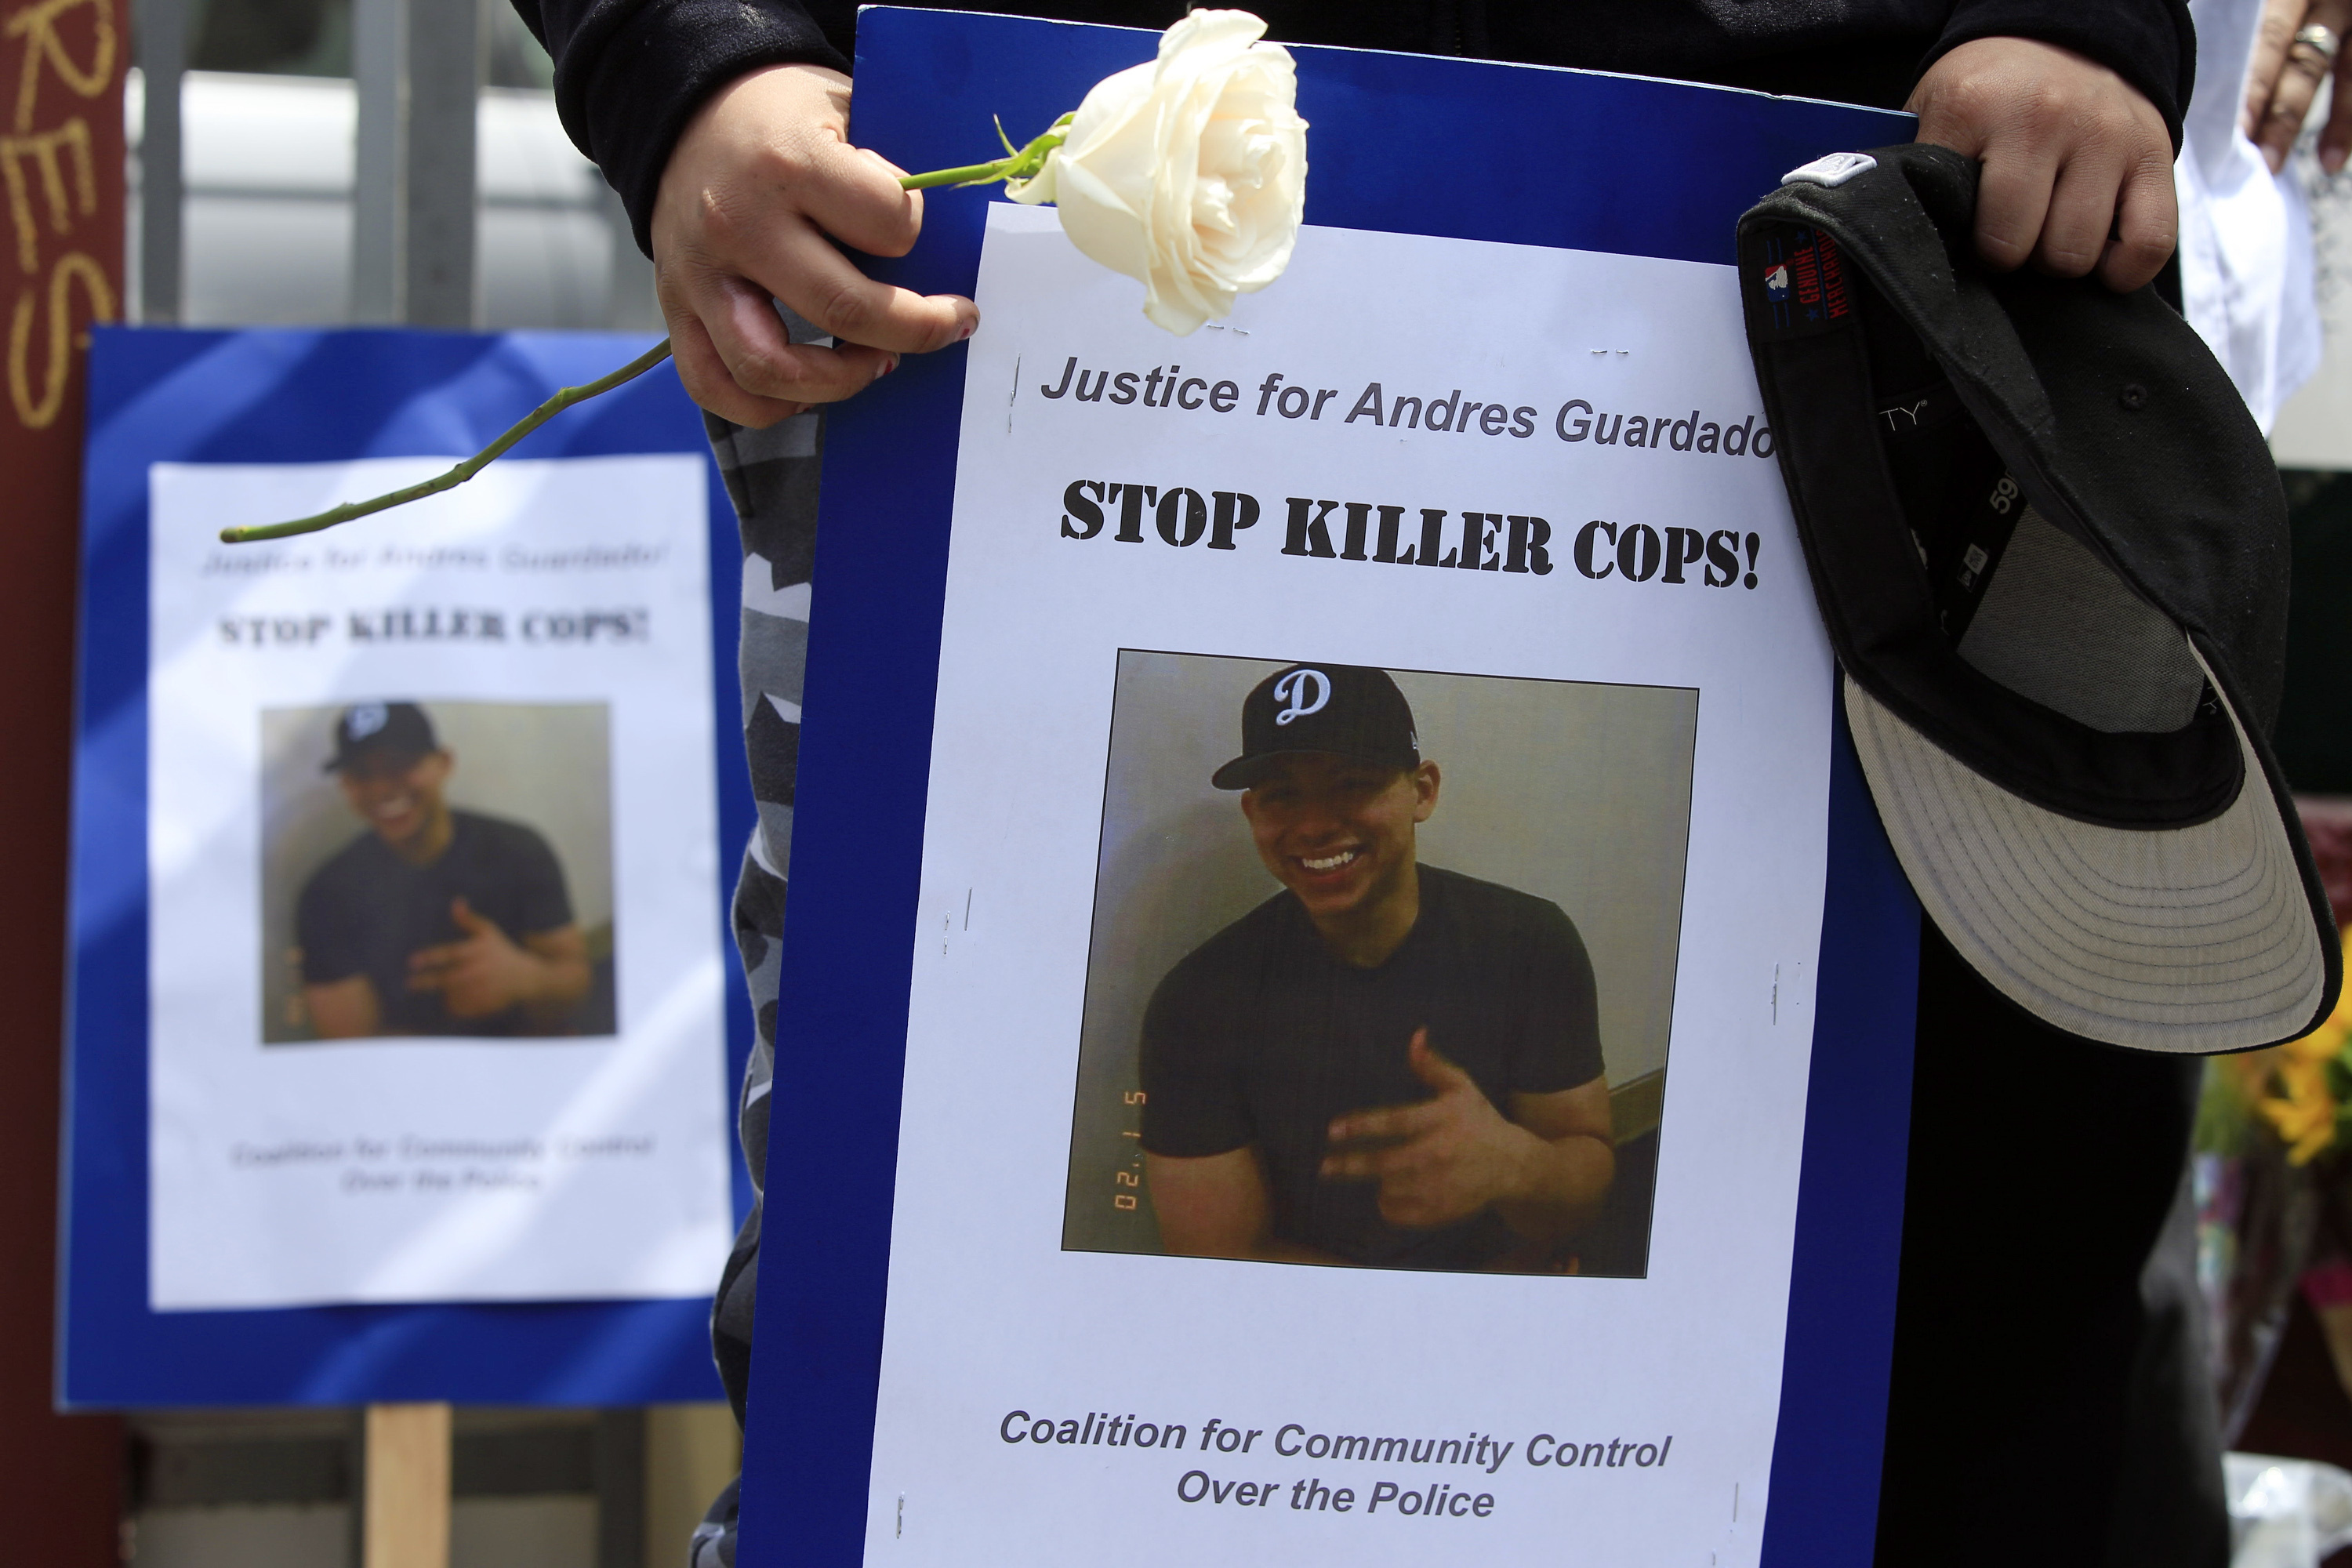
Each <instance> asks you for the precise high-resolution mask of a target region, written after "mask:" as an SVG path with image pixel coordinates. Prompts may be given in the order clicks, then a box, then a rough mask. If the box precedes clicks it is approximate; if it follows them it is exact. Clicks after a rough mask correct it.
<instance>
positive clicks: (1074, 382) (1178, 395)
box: [1015, 354, 1772, 458]
mask: <svg viewBox="0 0 2352 1568" xmlns="http://www.w3.org/2000/svg"><path fill="white" fill-rule="evenodd" d="M1183 370H1184V367H1183V366H1182V365H1181V364H1172V365H1170V366H1168V367H1167V368H1166V369H1165V370H1162V369H1161V368H1160V366H1158V365H1153V366H1152V367H1151V369H1150V371H1148V372H1145V371H1132V370H1128V371H1109V370H1088V369H1087V368H1086V367H1084V366H1082V365H1080V364H1079V363H1078V357H1077V355H1076V354H1072V355H1071V356H1070V357H1069V359H1068V360H1067V361H1066V362H1065V363H1064V364H1063V366H1062V372H1061V375H1060V377H1059V378H1058V379H1057V380H1055V381H1052V382H1040V383H1038V384H1037V391H1038V393H1039V395H1042V396H1044V397H1046V398H1048V399H1054V400H1060V399H1065V398H1066V399H1067V400H1069V402H1070V403H1071V404H1072V405H1076V404H1080V403H1112V404H1118V405H1130V404H1132V405H1139V406H1141V407H1144V408H1176V409H1181V410H1184V411H1186V412H1190V413H1205V414H1234V413H1240V414H1241V415H1243V416H1244V417H1255V418H1259V419H1266V418H1277V417H1278V418H1282V419H1299V420H1305V421H1307V422H1308V423H1310V424H1313V423H1322V422H1324V416H1325V414H1326V412H1327V411H1328V414H1329V415H1330V419H1329V421H1328V422H1329V423H1331V424H1334V425H1341V426H1357V427H1358V428H1360V429H1372V430H1433V431H1439V432H1450V433H1452V434H1454V435H1457V436H1458V435H1467V434H1472V433H1475V434H1477V435H1480V436H1508V437H1515V438H1516V439H1518V440H1521V441H1525V440H1528V439H1530V438H1532V437H1534V435H1535V433H1536V427H1537V426H1538V423H1549V425H1550V426H1551V433H1552V434H1553V435H1555V436H1557V437H1559V438H1560V439H1561V440H1563V441H1566V442H1568V443H1570V445H1576V444H1579V443H1582V442H1588V441H1589V442H1591V444H1592V445H1593V446H1594V447H1630V448H1635V449H1643V448H1646V449H1649V450H1653V451H1654V450H1657V449H1659V448H1661V447H1663V448H1664V449H1666V450H1668V451H1672V452H1688V453H1691V454H1692V455H1694V456H1721V457H1727V458H1743V457H1752V458H1769V457H1770V456H1771V455H1772V431H1771V429H1770V427H1769V426H1759V425H1758V424H1757V422H1756V421H1757V416H1755V415H1754V414H1749V415H1748V416H1745V417H1743V418H1742V419H1741V420H1740V421H1739V423H1738V424H1737V425H1735V424H1733V423H1732V422H1731V419H1730V417H1729V416H1708V415H1706V414H1705V413H1703V412H1701V411H1700V410H1698V409H1696V408H1694V409H1691V410H1690V411H1689V413H1688V415H1687V416H1685V414H1684V411H1683V410H1681V409H1679V408H1673V409H1667V410H1665V411H1664V412H1663V413H1661V412H1656V411H1654V410H1652V409H1648V408H1643V409H1640V410H1626V409H1618V410H1614V411H1610V410H1602V409H1596V408H1595V407H1594V406H1593V405H1591V403H1589V402H1587V401H1586V400H1585V399H1583V398H1581V397H1571V398H1569V399H1568V400H1567V401H1566V402H1564V403H1562V404H1560V405H1559V407H1557V408H1555V409H1551V410H1550V411H1549V419H1548V420H1547V418H1546V410H1545V409H1542V408H1538V407H1537V406H1536V405H1533V404H1517V405H1514V404H1511V403H1508V402H1503V403H1495V402H1489V401H1486V399H1485V398H1484V397H1472V396H1466V395H1465V394H1464V392H1463V390H1462V389H1461V388H1460V387H1458V386H1457V387H1454V388H1453V389H1451V390H1450V391H1448V392H1447V393H1446V394H1445V395H1444V396H1442V397H1440V396H1435V395H1432V396H1428V397H1414V396H1410V395H1404V394H1391V393H1390V392H1389V390H1388V389H1387V388H1386V387H1385V386H1383V385H1382V384H1381V383H1379V382H1377V381H1371V382H1366V383H1365V384H1364V385H1363V388H1362V389H1361V390H1360V391H1359V392H1357V393H1356V394H1355V395H1354V396H1353V398H1352V400H1349V402H1348V404H1347V409H1348V411H1347V413H1345V414H1344V415H1343V414H1341V413H1340V412H1339V407H1338V404H1339V401H1340V400H1341V399H1343V398H1345V397H1347V395H1346V394H1345V393H1344V392H1343V391H1342V390H1341V389H1340V388H1339V387H1336V386H1302V385H1297V384H1287V385H1286V384H1285V377H1284V375H1283V373H1282V372H1280V371H1278V370H1277V371H1274V372H1272V373H1271V374H1268V375H1267V376H1266V378H1265V380H1264V381H1262V382H1260V383H1258V385H1257V394H1256V396H1255V398H1254V399H1253V398H1250V397H1248V396H1246V395H1244V393H1243V391H1242V388H1241V384H1240V383H1238V382H1232V381H1217V382H1212V381H1210V380H1208V379H1207V378H1205V377H1203V376H1197V375H1194V376H1187V375H1185V374H1183ZM1015 374H1018V369H1017V367H1016V370H1015ZM1015 395H1016V396H1017V395H1018V391H1017V389H1016V392H1015ZM1487 396H1491V394H1488V395H1487ZM1253 405H1254V406H1253Z"/></svg>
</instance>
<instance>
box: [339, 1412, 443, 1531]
mask: <svg viewBox="0 0 2352 1568" xmlns="http://www.w3.org/2000/svg"><path fill="white" fill-rule="evenodd" d="M449 1430H450V1411H449V1406H447V1405H369V1406H368V1407H367V1437H366V1461H365V1463H366V1471H367V1473H366V1476H365V1478H364V1479H363V1481H362V1487H361V1505H360V1506H361V1510H362V1512H361V1536H360V1541H361V1546H360V1568H449Z"/></svg>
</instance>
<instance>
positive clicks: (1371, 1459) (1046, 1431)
mask: <svg viewBox="0 0 2352 1568" xmlns="http://www.w3.org/2000/svg"><path fill="white" fill-rule="evenodd" d="M996 1435H997V1436H998V1437H999V1438H1001V1439H1002V1440H1003V1441H1004V1442H1006V1443H1008V1444H1012V1445H1014V1446H1017V1447H1027V1448H1030V1449H1032V1450H1033V1451H1045V1452H1051V1451H1052V1450H1054V1449H1055V1448H1063V1447H1110V1448H1129V1449H1154V1450H1158V1451H1160V1452H1162V1453H1166V1452H1170V1451H1175V1452H1181V1453H1188V1454H1191V1453H1197V1454H1202V1455H1206V1456H1208V1457H1207V1458H1205V1459H1203V1460H1202V1465H1201V1467H1197V1468H1192V1469H1188V1470H1186V1471H1184V1472H1183V1473H1182V1474H1181V1475H1180V1476H1179V1477H1177V1478H1176V1496H1177V1498H1178V1500H1180V1501H1183V1502H1188V1503H1206V1504H1208V1505H1210V1506H1212V1507H1227V1508H1259V1509H1263V1508H1272V1507H1273V1506H1274V1505H1275V1503H1276V1500H1279V1499H1282V1498H1284V1497H1285V1495H1286V1494H1287V1500H1288V1506H1289V1507H1290V1509H1291V1510H1294V1511H1296V1512H1300V1513H1355V1512H1357V1511H1358V1510H1361V1511H1362V1513H1363V1514H1364V1515H1365V1516H1367V1517H1375V1516H1378V1515H1380V1514H1381V1511H1382V1510H1387V1512H1388V1514H1389V1515H1390V1516H1391V1517H1392V1518H1406V1519H1411V1518H1414V1517H1423V1518H1432V1519H1486V1518H1488V1517H1489V1516H1491V1515H1492V1514H1493V1513H1494V1511H1495V1509H1496V1499H1495V1494H1494V1493H1493V1492H1490V1491H1483V1490H1480V1489H1479V1482H1480V1481H1481V1480H1483V1479H1485V1478H1486V1477H1488V1476H1492V1475H1494V1474H1496V1472H1497V1471H1499V1470H1501V1469H1502V1468H1503V1467H1504V1466H1505V1465H1506V1464H1508V1463H1509V1462H1510V1461H1511V1459H1512V1457H1513V1456H1514V1454H1516V1455H1517V1458H1518V1460H1519V1462H1520V1463H1521V1464H1523V1465H1526V1466H1528V1467H1530V1468H1535V1469H1538V1470H1570V1469H1573V1470H1651V1469H1661V1468H1664V1466H1665V1463H1666V1459H1667V1456H1668V1455H1669V1454H1670V1453H1671V1452H1672V1451H1673V1448H1674V1446H1675V1439H1674V1436H1673V1434H1671V1433H1669V1434H1667V1435H1666V1436H1664V1437H1662V1438H1659V1439H1657V1440H1655V1441H1641V1440H1637V1439H1629V1438H1625V1437H1610V1438H1608V1439H1606V1440H1605V1441H1593V1442H1580V1441H1578V1440H1577V1439H1576V1438H1574V1437H1560V1436H1554V1435H1553V1434H1552V1433H1549V1432H1538V1433H1536V1434H1535V1435H1534V1436H1530V1437H1528V1439H1527V1440H1526V1441H1525V1442H1524V1443H1522V1442H1520V1441H1519V1440H1518V1439H1517V1438H1503V1437H1498V1436H1496V1435H1495V1434H1493V1433H1491V1432H1469V1433H1465V1434H1464V1435H1463V1436H1459V1437H1381V1436H1368V1435H1357V1434H1347V1433H1332V1432H1313V1431H1309V1430H1308V1429H1307V1427H1306V1426H1302V1425H1300V1424H1299V1423H1297V1422H1296V1421H1293V1422H1288V1423H1286V1424H1285V1425H1283V1426H1277V1427H1276V1428H1275V1429H1274V1436H1273V1437H1272V1438H1271V1439H1270V1440H1267V1442H1266V1447H1265V1448H1260V1447H1258V1446H1257V1445H1258V1443H1259V1441H1260V1440H1261V1439H1265V1437H1266V1433H1265V1428H1263V1427H1258V1426H1250V1427H1242V1426H1227V1425H1225V1423H1224V1422H1223V1419H1221V1418H1219V1417H1216V1416H1212V1417H1210V1419H1209V1420H1208V1421H1206V1422H1204V1423H1203V1424H1202V1426H1201V1428H1200V1432H1199V1436H1198V1440H1197V1441H1195V1440H1193V1434H1192V1428H1191V1427H1190V1426H1188V1425H1187V1424H1185V1423H1182V1422H1154V1421H1138V1420H1137V1419H1136V1418H1135V1417H1134V1416H1133V1415H1111V1414H1109V1413H1108V1412H1105V1411H1088V1412H1087V1414H1086V1415H1083V1416H1062V1417H1059V1418H1056V1417H1055V1416H1052V1415H1032V1414H1030V1413H1029V1412H1028V1411H1026V1410H1013V1411H1008V1412H1006V1414H1005V1416H1004V1419H1003V1421H1001V1422H999V1423H998V1424H997V1427H996ZM1282 1459H1305V1460H1313V1461H1317V1462H1318V1468H1320V1467H1321V1465H1322V1464H1326V1463H1328V1465H1330V1467H1331V1472H1330V1474H1329V1476H1328V1479H1327V1478H1326V1477H1325V1476H1323V1475H1307V1476H1300V1475H1297V1468H1299V1467H1297V1466H1295V1465H1292V1466H1284V1465H1278V1464H1277V1462H1276V1461H1278V1460H1282ZM1353 1464H1367V1465H1383V1466H1387V1467H1390V1471H1389V1473H1388V1474H1385V1475H1373V1476H1366V1475H1364V1474H1362V1473H1361V1472H1360V1471H1353V1470H1348V1469H1342V1468H1339V1467H1340V1466H1342V1465H1353ZM1210 1467H1213V1468H1210ZM1282 1470H1288V1471H1290V1472H1291V1473H1290V1474H1281V1473H1279V1472H1280V1471H1282Z"/></svg>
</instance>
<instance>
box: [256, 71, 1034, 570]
mask: <svg viewBox="0 0 2352 1568" xmlns="http://www.w3.org/2000/svg"><path fill="white" fill-rule="evenodd" d="M1069 119H1070V117H1069V116H1068V115H1066V114H1065V115H1064V116H1062V118H1061V119H1059V120H1057V121H1054V124H1053V126H1052V127H1051V128H1049V129H1048V130H1047V131H1046V132H1045V134H1044V135H1042V136H1040V137H1038V138H1037V139H1036V140H1035V141H1034V142H1030V143H1029V145H1027V146H1026V147H1024V148H1022V149H1021V150H1020V151H1019V152H1018V153H1013V155H1012V156H1011V157H1009V158H999V159H997V160H996V161H995V162H994V163H968V164H966V165H965V166H964V167H962V168H961V169H934V170H932V171H931V172H930V173H929V174H904V175H901V176H900V177H899V180H898V188H899V189H901V190H907V191H921V190H929V188H930V187H932V186H934V185H979V184H992V183H993V182H995V181H998V180H1002V179H1003V178H1005V177H1006V176H1007V175H1015V174H1022V173H1025V172H1026V171H1025V170H1024V168H1023V167H1022V165H1023V164H1024V163H1029V162H1032V161H1034V163H1033V166H1034V164H1042V163H1044V162H1045V154H1046V153H1050V152H1052V151H1053V150H1054V149H1055V148H1056V147H1058V146H1060V145H1061V144H1062V142H1063V141H1064V138H1063V137H1062V136H1061V135H1059V134H1058V133H1057V132H1059V131H1060V129H1061V128H1062V127H1063V126H1064V125H1066V124H1067V123H1068V122H1069ZM1001 133H1002V132H1001V131H1000V134H1001ZM668 357H669V340H668V339H667V338H664V339H663V340H662V341H661V342H657V343H656V344H655V345H654V346H653V347H651V348H649V349H647V350H646V352H645V353H641V354H639V355H638V356H637V357H636V358H635V359H633V360H631V361H630V362H629V363H626V364H625V365H623V366H622V367H621V368H620V369H618V370H616V371H614V373H613V374H610V375H604V376H599V377H597V378H596V379H595V380H594V381H592V382H589V383H588V384H585V385H584V386H567V387H565V388H563V389H562V391H560V392H558V393H557V394H556V395H554V396H552V397H551V398H549V399H548V400H547V401H546V402H544V403H542V404H541V405H539V406H538V407H536V408H534V409H532V410H531V411H530V413H529V414H527V415H525V416H523V417H522V418H521V419H520V420H518V421H516V423H515V424H514V425H513V426H511V427H510V428H509V429H508V431H507V433H506V434H505V435H503V436H500V437H499V438H498V439H497V440H495V441H493V442H491V443H490V444H489V445H488V446H487V447H483V448H482V449H481V450H480V451H478V452H477V453H475V454H474V455H473V456H472V457H470V458H467V459H466V460H465V461H464V462H462V463H459V464H458V465H457V467H456V468H451V469H449V470H448V471H447V472H446V473H441V474H436V475H435V476H434V477H433V478H431V479H426V480H425V481H424V482H423V483H421V484H414V485H410V486H409V487H408V488H407V489H397V490H393V491H391V492H389V493H387V494H384V495H380V496H374V497H372V498H370V499H369V500H358V501H345V502H344V503H343V504H342V505H341V506H331V507H329V508H328V509H327V510H324V511H322V512H317V513H314V514H312V515H311V516H310V517H298V518H296V519H295V520H294V521H291V522H269V523H258V524H256V525H254V526H251V527H247V528H224V529H222V530H221V531H220V536H221V542H222V543H224V544H253V543H257V542H260V541H262V540H265V539H290V538H292V537H293V536H295V535H296V534H300V533H316V532H318V531H320V529H322V528H332V527H334V526H335V525H336V524H337V523H342V522H349V521H352V519H353V518H359V517H366V516H369V515H370V514H372V513H374V512H379V511H388V510H391V509H392V508H394V507H396V506H405V505H407V504H408V503H409V502H410V501H413V500H424V499H425V497H426V496H433V495H439V494H440V493H441V492H442V491H443V490H453V489H457V487H458V486H459V485H462V484H464V483H465V482H466V481H467V479H472V478H473V477H474V476H475V475H476V474H478V473H480V472H481V471H482V470H483V469H484V468H488V466H489V465H490V463H491V461H492V460H493V459H495V458H498V457H499V455H500V454H501V453H503V452H505V451H506V449H507V448H508V447H511V446H513V445H514V444H515V443H516V442H518V441H520V440H521V439H522V438H523V437H526V436H528V435H530V433H531V432H532V431H534V430H536V429H538V428H539V427H540V426H542V425H544V424H546V423H547V422H548V421H549V420H551V419H552V418H554V417H555V416H557V415H559V414H561V413H562V412H563V411H564V410H565V409H567V408H569V407H571V406H572V405H574V404H576V403H585V402H587V401H588V400H589V399H590V398H592V397H595V396H598V395H601V394H604V393H607V392H610V391H612V390H613V388H614V387H616V386H618V385H620V384H622V383H623V382H625V381H630V380H633V379H635V377H637V376H639V375H642V374H645V373H646V371H649V370H651V369H653V367H654V366H656V365H657V364H659V363H661V362H662V361H664V360H666V359H667V358H668Z"/></svg>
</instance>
